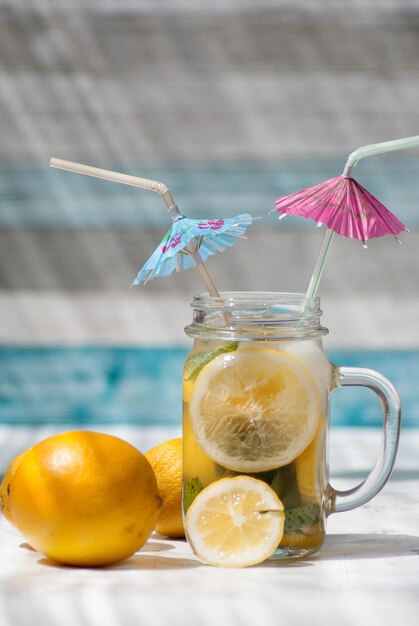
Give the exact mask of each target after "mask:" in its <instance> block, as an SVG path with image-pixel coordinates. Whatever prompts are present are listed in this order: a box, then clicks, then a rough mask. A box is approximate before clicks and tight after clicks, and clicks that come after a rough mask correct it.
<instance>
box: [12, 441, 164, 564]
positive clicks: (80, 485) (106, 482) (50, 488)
mask: <svg viewBox="0 0 419 626" xmlns="http://www.w3.org/2000/svg"><path fill="white" fill-rule="evenodd" d="M1 493H2V494H3V493H6V494H7V496H8V498H7V511H8V519H9V521H10V522H11V523H12V524H13V525H14V526H15V527H16V528H17V529H18V530H20V532H21V533H22V534H23V535H24V536H25V537H26V539H27V540H28V542H29V543H30V545H31V546H32V547H33V548H34V549H35V550H37V551H38V552H42V553H43V554H45V555H46V556H48V557H50V558H51V559H53V560H56V561H59V562H61V563H67V564H71V565H84V566H100V565H108V564H111V563H115V562H117V561H122V560H123V559H126V558H128V557H129V556H131V555H132V554H134V552H136V551H137V550H138V549H139V548H140V547H141V546H142V545H143V544H144V543H145V542H146V540H147V539H148V537H149V535H150V534H151V532H152V530H153V528H154V524H155V522H156V520H157V516H158V514H159V510H160V506H161V498H160V495H159V493H158V488H157V482H156V477H155V475H154V472H153V470H152V468H151V466H150V464H149V462H148V461H147V459H146V458H145V456H144V455H143V454H141V452H139V451H138V450H137V449H136V448H134V447H133V446H131V445H130V444H129V443H127V442H126V441H123V440H122V439H119V438H118V437H113V436H111V435H106V434H103V433H97V432H88V431H74V432H67V433H62V434H59V435H54V436H52V437H49V438H48V439H45V440H44V441H41V442H40V443H38V444H36V445H34V446H33V447H32V448H30V449H29V450H28V451H26V453H25V454H24V455H23V456H22V458H21V459H20V462H19V464H18V466H17V468H16V470H15V471H14V473H12V474H11V473H9V482H8V483H7V484H6V483H5V481H3V483H2V486H1Z"/></svg>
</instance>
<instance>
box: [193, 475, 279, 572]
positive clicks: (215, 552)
mask: <svg viewBox="0 0 419 626" xmlns="http://www.w3.org/2000/svg"><path fill="white" fill-rule="evenodd" d="M284 520H285V512H284V507H283V504H282V502H281V500H280V499H279V498H278V496H277V495H276V493H275V492H274V491H273V490H272V489H271V488H270V487H269V486H268V485H267V484H266V483H264V482H263V481H262V480H257V479H256V478H252V477H250V476H236V477H235V478H222V479H220V480H217V481H216V482H214V483H212V484H211V485H209V487H206V488H205V489H204V490H203V491H201V492H200V493H199V494H198V495H197V496H196V498H195V500H194V501H193V503H192V504H191V506H190V507H189V509H188V512H187V513H186V519H185V530H186V536H187V538H188V541H189V543H190V544H191V546H192V549H193V551H194V552H195V554H196V555H197V556H198V557H199V559H200V560H201V561H203V562H204V563H207V564H208V565H216V566H219V567H247V566H249V565H256V564H257V563H261V562H262V561H265V560H266V559H267V558H269V557H270V556H271V555H272V554H273V553H274V551H275V549H276V548H277V547H278V544H279V543H280V541H281V539H282V536H283V533H284Z"/></svg>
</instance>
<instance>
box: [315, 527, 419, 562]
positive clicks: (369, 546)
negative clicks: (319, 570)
mask: <svg viewBox="0 0 419 626" xmlns="http://www.w3.org/2000/svg"><path fill="white" fill-rule="evenodd" d="M412 554H417V555H419V537H418V536H415V535H384V534H381V535H379V534H372V533H371V534H363V533H357V534H349V533H348V534H341V535H338V534H336V535H327V536H326V541H325V543H324V545H323V547H322V549H321V551H320V554H319V556H318V557H317V558H316V560H321V561H326V560H333V559H377V558H386V557H392V556H412Z"/></svg>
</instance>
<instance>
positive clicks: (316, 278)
mask: <svg viewBox="0 0 419 626" xmlns="http://www.w3.org/2000/svg"><path fill="white" fill-rule="evenodd" d="M334 234H335V231H334V230H332V229H331V228H327V230H326V232H325V234H324V237H323V241H322V245H321V246H320V250H319V253H318V255H317V261H316V265H315V266H314V270H313V274H312V276H311V279H310V284H309V286H308V289H307V293H306V298H314V297H315V295H316V293H317V290H318V288H319V283H320V279H321V277H322V274H323V269H324V266H325V264H326V259H327V254H328V252H329V248H330V246H331V243H332V240H333V237H334Z"/></svg>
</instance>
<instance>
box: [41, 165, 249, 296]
mask: <svg viewBox="0 0 419 626" xmlns="http://www.w3.org/2000/svg"><path fill="white" fill-rule="evenodd" d="M50 165H51V166H52V167H57V168H59V169H63V170H68V171H70V172H76V173H78V174H86V175H87V176H94V177H96V178H103V179H105V180H110V181H113V182H117V183H124V184H125V185H133V186H134V187H141V188H142V189H149V190H151V191H156V192H158V193H160V195H161V196H162V198H163V200H164V202H165V204H166V206H167V208H168V210H169V214H170V217H171V219H172V221H173V224H172V227H171V228H170V230H169V232H168V233H167V235H166V236H165V238H164V239H163V241H162V242H161V243H160V245H159V246H158V248H157V249H156V251H155V252H154V253H153V254H152V255H151V257H150V258H149V259H148V261H147V262H146V263H145V265H144V267H143V268H142V269H141V270H140V272H139V273H138V275H137V277H136V279H135V280H134V281H133V283H132V284H133V285H143V284H145V283H146V282H147V281H148V280H150V279H152V278H155V277H156V276H168V275H169V274H171V273H172V272H173V270H178V271H179V270H182V269H188V268H190V267H196V269H197V270H198V272H199V274H200V276H201V279H202V281H203V283H204V285H205V287H206V289H207V290H208V293H209V294H210V295H211V296H216V297H217V296H219V292H218V289H217V287H216V286H215V284H214V281H213V280H212V278H211V276H210V274H209V272H208V269H207V267H206V265H205V263H204V261H205V259H207V258H208V257H209V256H210V255H211V254H214V253H215V252H217V251H222V250H225V249H226V248H228V247H230V246H232V245H234V243H235V242H236V239H237V237H241V236H242V235H243V233H244V232H245V230H246V229H247V228H248V226H250V224H251V223H252V221H253V218H252V217H251V216H250V215H247V214H243V215H238V216H237V217H233V218H230V219H215V220H193V219H189V218H187V217H184V216H183V215H182V214H181V213H180V212H179V209H178V208H177V206H176V204H175V201H174V199H173V196H172V194H171V193H170V191H169V188H168V187H167V185H165V184H164V183H160V182H158V181H155V180H149V179H145V178H140V177H138V176H130V175H129V174H121V173H119V172H112V171H110V170H104V169H101V168H98V167H92V166H90V165H83V164H81V163H73V162H72V161H65V160H63V159H56V158H52V159H51V161H50Z"/></svg>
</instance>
